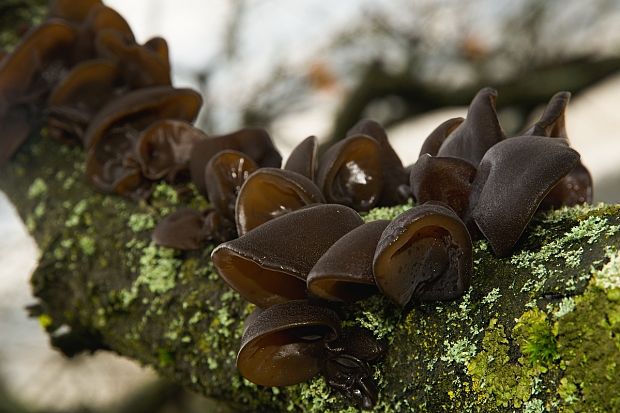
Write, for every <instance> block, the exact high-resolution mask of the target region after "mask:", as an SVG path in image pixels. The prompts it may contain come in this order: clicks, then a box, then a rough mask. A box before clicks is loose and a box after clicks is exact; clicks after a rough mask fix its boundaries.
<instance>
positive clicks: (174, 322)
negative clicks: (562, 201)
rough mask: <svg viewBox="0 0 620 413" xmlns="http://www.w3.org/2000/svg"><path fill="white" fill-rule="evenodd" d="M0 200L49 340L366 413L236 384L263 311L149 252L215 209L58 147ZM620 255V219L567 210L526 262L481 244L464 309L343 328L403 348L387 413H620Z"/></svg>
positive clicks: (351, 312)
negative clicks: (165, 233)
mask: <svg viewBox="0 0 620 413" xmlns="http://www.w3.org/2000/svg"><path fill="white" fill-rule="evenodd" d="M58 159H63V162H64V163H63V164H62V169H61V170H60V171H62V173H60V171H59V168H58ZM26 165H27V166H28V167H27V168H26V167H25V166H26ZM41 183H44V185H42V184H41ZM0 187H1V188H2V189H3V190H5V191H6V192H7V194H8V195H9V197H10V198H11V199H12V200H13V202H14V203H15V204H16V205H17V207H18V210H19V212H20V214H21V215H22V218H23V219H24V220H26V221H28V220H30V221H31V222H32V231H33V235H34V236H35V238H36V240H37V242H38V244H39V247H40V248H41V251H42V257H41V263H40V266H39V268H38V269H37V271H36V272H35V274H34V275H33V279H32V283H33V289H34V292H35V294H36V296H37V297H39V299H40V300H41V302H42V308H43V313H42V314H41V315H39V320H40V322H41V325H42V326H43V327H44V328H46V329H47V330H49V331H52V330H54V329H56V328H58V327H60V326H61V325H66V326H69V327H70V328H71V329H73V330H74V331H83V332H88V333H89V334H92V335H93V336H96V337H99V338H100V339H101V341H102V343H103V344H105V345H106V346H108V347H110V348H112V349H113V350H114V351H116V352H118V353H120V354H123V355H125V356H127V357H130V358H133V359H136V360H139V361H140V362H141V363H144V364H147V365H150V366H153V367H154V368H155V369H157V370H158V371H159V372H160V373H161V374H162V375H164V376H167V377H169V378H171V379H174V380H176V381H179V382H181V383H184V384H185V385H187V386H188V387H190V388H192V389H193V390H195V391H198V392H202V393H203V394H206V395H209V396H212V397H216V398H219V399H222V400H227V401H229V402H230V403H231V404H233V405H234V406H236V409H237V410H239V411H269V412H272V411H306V412H353V411H355V409H353V408H351V407H350V406H349V403H348V401H347V400H345V399H343V397H342V396H341V395H340V394H338V393H336V392H334V391H333V390H331V389H330V388H329V386H327V384H326V383H325V381H324V379H322V378H320V377H317V378H315V379H313V380H311V381H309V382H307V383H303V384H300V385H296V386H291V387H288V388H281V389H278V388H260V387H258V386H256V385H254V384H252V383H250V382H248V381H247V380H245V379H243V378H242V377H240V376H239V375H238V373H237V370H236V367H235V356H236V352H237V349H238V345H239V339H240V336H241V332H242V328H243V319H244V318H245V317H246V316H247V315H248V314H249V313H250V312H251V311H252V309H253V306H252V305H250V304H248V303H246V302H245V301H244V300H243V299H241V297H239V295H238V294H237V293H235V292H233V291H232V290H230V289H229V288H228V287H227V286H226V285H225V284H224V283H223V282H222V281H221V280H220V279H219V277H218V276H217V274H215V272H214V270H213V266H212V264H211V262H210V259H209V256H210V251H211V248H212V246H210V247H209V248H206V249H205V250H203V251H196V252H181V251H174V250H170V249H166V248H161V247H157V246H155V245H153V244H152V243H151V239H150V232H151V230H152V226H153V225H154V224H155V223H157V222H158V221H159V220H160V219H161V218H162V217H163V216H164V215H165V214H167V213H169V212H171V211H174V210H175V209H177V208H179V207H181V206H186V205H195V206H202V207H204V206H205V204H204V200H202V199H201V198H200V197H199V196H198V195H197V194H196V192H195V191H189V192H177V191H176V190H175V188H173V187H172V186H170V185H165V184H162V185H159V186H158V187H157V189H156V191H155V194H154V198H153V200H152V201H151V202H150V203H132V202H128V201H126V200H124V199H121V198H119V197H116V196H107V195H102V194H98V193H95V192H94V191H93V190H92V189H91V188H90V187H89V186H88V185H87V184H86V183H85V181H84V178H83V155H82V153H81V151H80V150H78V149H68V148H66V147H64V146H59V145H58V144H56V143H54V142H51V141H49V140H48V139H40V140H34V141H33V142H31V143H30V145H29V146H28V147H26V148H24V149H22V150H20V153H19V154H18V156H17V157H16V159H15V160H14V161H13V162H11V163H10V164H9V165H8V166H5V167H2V168H0ZM43 188H45V189H43ZM41 205H43V206H41ZM410 207H411V205H404V206H401V207H397V208H393V209H381V210H375V211H371V212H370V213H369V214H368V215H367V217H366V219H368V220H370V219H380V218H386V217H387V218H391V217H393V216H395V215H396V214H398V213H399V212H402V211H403V210H405V209H407V208H410ZM37 210H38V212H37ZM619 246H620V206H609V205H597V206H579V207H574V208H562V209H560V210H557V211H552V212H549V213H546V214H540V215H537V216H536V217H535V219H534V221H533V222H532V223H531V225H530V226H529V227H528V229H527V230H526V233H525V234H524V236H523V237H522V239H521V241H520V242H519V243H518V245H517V247H516V250H515V253H514V254H513V256H512V257H509V258H505V259H497V258H495V257H494V256H493V255H492V253H491V251H490V248H489V245H488V244H487V243H486V242H485V241H477V242H476V243H475V248H474V267H475V274H474V277H473V285H472V287H471V289H470V290H469V291H468V292H467V293H466V294H465V295H464V296H463V297H461V298H460V299H458V300H455V301H453V302H439V303H426V304H416V305H413V306H412V308H411V309H408V310H406V311H402V310H401V309H400V308H398V307H396V306H395V305H393V304H391V303H390V302H389V301H388V300H387V299H385V298H384V297H381V296H375V297H371V298H369V299H367V300H364V301H362V302H360V303H357V304H355V305H350V306H348V307H346V308H345V309H344V316H345V324H355V325H361V326H364V327H367V328H369V329H370V330H371V331H372V332H373V333H374V334H375V335H376V336H377V337H378V338H381V339H383V340H386V342H388V343H389V349H390V350H389V352H388V354H387V356H386V358H385V359H384V360H383V361H382V362H380V363H379V364H377V366H376V370H375V378H376V381H377V383H378V386H379V388H380V390H381V391H380V398H379V402H378V404H377V406H376V408H375V411H376V412H393V411H396V412H398V411H416V412H441V411H463V412H470V411H471V412H512V411H522V412H529V413H532V412H542V411H560V412H580V411H592V412H596V411H600V412H606V411H620V398H619V397H620V396H618V392H617V390H616V388H617V377H618V376H619V375H620V372H619V371H618V369H619V368H620V271H619V267H620V257H619V252H618V247H619Z"/></svg>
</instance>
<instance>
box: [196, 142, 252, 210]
mask: <svg viewBox="0 0 620 413" xmlns="http://www.w3.org/2000/svg"><path fill="white" fill-rule="evenodd" d="M257 168H258V166H257V165H256V163H255V162H254V161H253V160H252V159H251V158H250V157H249V156H247V155H245V154H243V153H241V152H239V151H232V150H224V151H220V152H218V153H217V154H216V155H215V156H214V157H213V158H211V160H210V161H209V163H208V164H207V167H206V169H205V182H206V184H207V193H208V194H209V200H211V203H212V204H213V205H214V206H215V209H216V210H217V211H219V212H220V213H221V214H222V215H223V216H224V217H226V218H227V219H228V220H230V221H232V222H234V221H235V203H236V202H237V194H239V190H240V189H241V186H242V185H243V182H244V181H245V180H246V179H247V178H248V176H249V175H250V174H251V173H252V172H254V171H255V170H256V169H257Z"/></svg>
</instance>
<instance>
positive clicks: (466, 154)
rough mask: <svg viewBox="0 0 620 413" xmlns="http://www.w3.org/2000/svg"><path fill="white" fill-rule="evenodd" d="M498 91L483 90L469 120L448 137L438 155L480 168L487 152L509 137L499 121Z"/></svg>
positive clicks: (468, 115) (472, 104) (470, 112)
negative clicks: (466, 162)
mask: <svg viewBox="0 0 620 413" xmlns="http://www.w3.org/2000/svg"><path fill="white" fill-rule="evenodd" d="M496 98H497V91H496V90H494V89H491V88H488V87H486V88H483V89H481V90H480V91H479V92H478V94H476V96H475V97H474V99H473V100H472V101H471V104H470V105H469V110H468V111H467V118H465V120H464V121H463V122H462V123H461V124H460V125H459V126H458V127H457V128H456V129H454V131H452V133H451V134H450V135H449V136H448V137H447V138H446V140H445V141H444V143H443V145H441V147H440V148H439V151H438V152H437V156H449V157H453V158H461V159H464V160H466V161H468V162H469V163H471V164H472V165H473V166H477V165H478V164H479V163H480V160H481V159H482V157H483V156H484V154H485V153H486V151H487V150H488V149H489V148H490V147H492V146H493V145H495V144H496V143H498V142H500V141H502V140H504V139H505V138H506V136H505V135H504V131H503V130H502V127H501V126H500V124H499V119H497V112H496V110H495V100H496Z"/></svg>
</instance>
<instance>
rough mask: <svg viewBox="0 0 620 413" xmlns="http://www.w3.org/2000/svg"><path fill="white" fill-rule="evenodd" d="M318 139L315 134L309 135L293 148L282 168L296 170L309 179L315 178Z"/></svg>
mask: <svg viewBox="0 0 620 413" xmlns="http://www.w3.org/2000/svg"><path fill="white" fill-rule="evenodd" d="M318 149H319V141H318V139H317V138H316V136H309V137H307V138H306V139H304V140H303V141H301V142H300V143H299V145H297V146H296V147H295V149H293V151H292V152H291V154H290V155H289V157H288V159H287V160H286V164H284V169H286V170H288V171H293V172H297V173H298V174H301V175H303V176H305V177H306V178H308V179H309V180H311V181H314V180H315V177H316V171H317V167H318Z"/></svg>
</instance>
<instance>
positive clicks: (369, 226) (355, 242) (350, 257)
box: [307, 220, 390, 302]
mask: <svg viewBox="0 0 620 413" xmlns="http://www.w3.org/2000/svg"><path fill="white" fill-rule="evenodd" d="M389 223H390V221H388V220H378V221H373V222H368V223H366V224H364V225H361V226H359V227H357V228H355V229H354V230H352V231H351V232H349V233H348V234H346V235H344V236H343V237H342V238H340V239H339V240H338V241H336V242H335V243H334V245H332V246H331V247H330V248H329V249H328V250H327V251H326V252H325V254H323V256H322V257H321V258H320V259H319V260H318V261H317V263H316V264H315V265H314V267H312V271H310V274H308V280H307V283H308V291H309V292H310V294H311V295H314V296H316V297H319V298H323V299H325V300H329V301H344V302H351V301H356V300H360V299H362V298H366V297H368V296H370V295H372V294H374V293H376V292H377V287H376V286H375V280H374V277H373V270H372V261H373V258H374V256H375V249H376V248H377V243H378V242H379V238H380V237H381V234H382V233H383V230H385V227H387V226H388V224H389Z"/></svg>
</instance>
